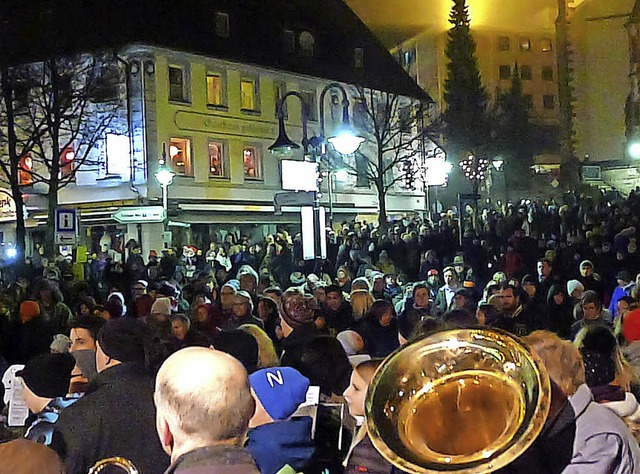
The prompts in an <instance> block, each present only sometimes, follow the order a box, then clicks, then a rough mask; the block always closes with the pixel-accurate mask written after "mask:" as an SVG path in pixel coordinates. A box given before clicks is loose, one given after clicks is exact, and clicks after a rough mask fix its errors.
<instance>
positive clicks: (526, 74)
mask: <svg viewBox="0 0 640 474" xmlns="http://www.w3.org/2000/svg"><path fill="white" fill-rule="evenodd" d="M520 79H522V80H523V81H530V80H531V79H533V73H532V71H531V66H520Z"/></svg>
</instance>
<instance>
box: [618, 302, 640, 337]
mask: <svg viewBox="0 0 640 474" xmlns="http://www.w3.org/2000/svg"><path fill="white" fill-rule="evenodd" d="M622 334H624V338H625V339H626V340H627V342H628V343H632V342H634V341H640V309H634V310H633V311H629V312H628V313H627V314H625V315H624V321H623V322H622Z"/></svg>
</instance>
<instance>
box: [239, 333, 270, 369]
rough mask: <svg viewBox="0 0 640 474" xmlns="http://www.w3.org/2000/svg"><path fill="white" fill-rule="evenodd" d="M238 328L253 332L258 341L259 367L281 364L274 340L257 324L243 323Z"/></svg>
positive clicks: (264, 367)
mask: <svg viewBox="0 0 640 474" xmlns="http://www.w3.org/2000/svg"><path fill="white" fill-rule="evenodd" d="M238 329H241V330H243V331H244V332H246V333H249V334H251V335H252V336H253V338H254V339H255V340H256V342H257V343H258V369H266V368H268V367H276V366H277V365H279V364H280V362H279V361H278V354H276V348H275V346H274V345H273V341H272V340H271V338H270V337H269V336H268V335H267V333H266V332H264V331H263V330H262V329H260V328H259V327H258V326H256V325H255V324H243V325H242V326H240V327H239V328H238Z"/></svg>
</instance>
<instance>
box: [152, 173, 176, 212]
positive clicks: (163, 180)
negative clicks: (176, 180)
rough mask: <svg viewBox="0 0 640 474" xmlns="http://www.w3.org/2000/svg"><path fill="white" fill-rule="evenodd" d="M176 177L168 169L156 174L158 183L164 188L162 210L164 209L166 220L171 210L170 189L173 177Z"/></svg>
mask: <svg viewBox="0 0 640 474" xmlns="http://www.w3.org/2000/svg"><path fill="white" fill-rule="evenodd" d="M175 175H176V174H175V173H174V172H173V171H171V170H170V169H168V168H160V169H159V170H158V171H157V172H156V173H155V174H154V176H155V177H156V179H157V180H158V183H160V186H161V187H162V208H163V209H164V214H165V219H166V216H167V215H168V209H169V190H168V187H169V185H170V184H171V183H172V182H173V177H174V176H175Z"/></svg>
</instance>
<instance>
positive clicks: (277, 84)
mask: <svg viewBox="0 0 640 474" xmlns="http://www.w3.org/2000/svg"><path fill="white" fill-rule="evenodd" d="M286 93H287V84H286V83H285V82H283V81H274V83H273V98H274V100H275V104H276V105H275V107H276V109H275V117H276V118H279V117H278V102H279V101H280V99H282V98H283V97H284V96H285V94H286ZM282 113H283V114H284V118H285V119H287V118H289V111H288V110H287V102H286V101H285V102H283V103H282Z"/></svg>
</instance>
